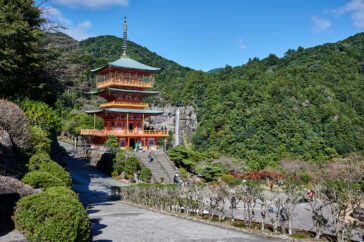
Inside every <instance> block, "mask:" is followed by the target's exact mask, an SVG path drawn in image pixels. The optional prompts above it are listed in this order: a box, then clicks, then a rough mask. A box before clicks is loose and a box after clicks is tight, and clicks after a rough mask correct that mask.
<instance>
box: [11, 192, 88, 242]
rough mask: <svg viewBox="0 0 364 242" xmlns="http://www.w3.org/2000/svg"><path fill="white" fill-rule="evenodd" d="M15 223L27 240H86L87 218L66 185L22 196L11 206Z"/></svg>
mask: <svg viewBox="0 0 364 242" xmlns="http://www.w3.org/2000/svg"><path fill="white" fill-rule="evenodd" d="M14 214H15V218H14V222H15V227H16V229H17V230H19V231H24V232H25V235H26V237H27V239H28V240H29V241H90V220H89V218H88V216H87V213H86V211H85V209H84V208H83V206H82V204H81V203H80V202H79V201H78V199H77V197H76V196H75V195H74V194H73V193H72V191H71V190H69V189H67V188H61V187H57V188H50V189H49V190H47V192H43V193H39V194H33V195H29V196H26V197H23V198H22V199H20V200H19V201H18V202H17V205H16V207H15V212H14Z"/></svg>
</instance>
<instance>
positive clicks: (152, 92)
mask: <svg viewBox="0 0 364 242" xmlns="http://www.w3.org/2000/svg"><path fill="white" fill-rule="evenodd" d="M105 92H123V93H133V94H144V95H157V94H159V93H160V92H159V91H142V90H132V89H119V88H112V87H108V88H105V89H103V90H97V91H92V92H86V93H85V94H91V95H95V94H100V93H105Z"/></svg>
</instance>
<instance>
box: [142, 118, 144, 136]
mask: <svg viewBox="0 0 364 242" xmlns="http://www.w3.org/2000/svg"><path fill="white" fill-rule="evenodd" d="M142 115H143V116H142V130H143V134H144V113H143V114H142Z"/></svg>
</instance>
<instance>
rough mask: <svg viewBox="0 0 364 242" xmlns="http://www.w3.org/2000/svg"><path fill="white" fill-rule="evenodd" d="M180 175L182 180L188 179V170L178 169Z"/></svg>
mask: <svg viewBox="0 0 364 242" xmlns="http://www.w3.org/2000/svg"><path fill="white" fill-rule="evenodd" d="M178 170H179V173H180V174H181V176H182V178H187V170H186V169H185V168H183V167H180V168H178Z"/></svg>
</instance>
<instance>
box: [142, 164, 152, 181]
mask: <svg viewBox="0 0 364 242" xmlns="http://www.w3.org/2000/svg"><path fill="white" fill-rule="evenodd" d="M139 178H140V179H141V180H142V181H144V182H150V179H151V178H152V172H151V171H150V169H149V168H146V167H144V168H143V169H142V170H141V171H140V175H139Z"/></svg>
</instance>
